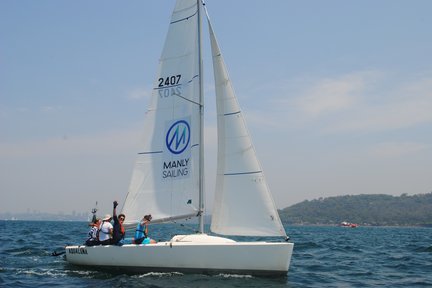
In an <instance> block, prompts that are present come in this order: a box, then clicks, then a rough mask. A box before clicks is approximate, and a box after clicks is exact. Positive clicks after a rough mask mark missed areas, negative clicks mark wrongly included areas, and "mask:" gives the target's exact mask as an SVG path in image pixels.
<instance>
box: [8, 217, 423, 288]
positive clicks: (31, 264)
mask: <svg viewBox="0 0 432 288" xmlns="http://www.w3.org/2000/svg"><path fill="white" fill-rule="evenodd" d="M189 229H191V228H190V227H188V226H185V227H182V226H179V225H159V226H158V227H156V226H154V227H151V231H150V234H151V236H152V237H153V238H155V239H162V240H165V239H168V237H170V236H172V235H174V234H180V233H185V232H186V233H187V232H190V231H188V230H189ZM286 229H287V231H288V234H289V235H290V236H291V241H293V242H294V243H295V246H294V253H293V256H292V260H291V266H290V270H289V271H288V274H287V276H286V277H279V278H261V277H253V276H251V275H230V274H219V275H211V276H209V275H199V274H181V273H146V274H135V275H134V274H132V275H126V274H116V273H113V272H106V271H103V272H101V271H95V270H86V269H82V268H78V267H76V266H72V265H69V264H67V262H65V261H64V258H63V256H56V257H54V256H51V254H52V252H53V251H57V252H60V251H62V250H63V247H64V246H65V245H66V244H80V243H82V242H83V241H84V239H85V237H86V234H87V231H88V227H87V224H86V223H83V222H49V221H0V287H56V286H57V287H134V288H135V287H153V288H155V287H377V286H385V287H432V228H387V227H386V228H383V227H379V228H378V227H359V228H356V229H352V228H342V227H310V226H288V227H286ZM257 261H259V259H257Z"/></svg>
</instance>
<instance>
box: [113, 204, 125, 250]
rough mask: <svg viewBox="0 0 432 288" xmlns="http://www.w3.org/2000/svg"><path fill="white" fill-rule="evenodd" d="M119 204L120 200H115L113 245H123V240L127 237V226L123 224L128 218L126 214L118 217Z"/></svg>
mask: <svg viewBox="0 0 432 288" xmlns="http://www.w3.org/2000/svg"><path fill="white" fill-rule="evenodd" d="M117 206H118V202H117V201H114V202H113V207H114V208H113V220H114V227H113V237H112V243H111V244H113V245H119V246H121V245H123V243H122V240H123V239H124V237H125V234H126V233H125V228H124V226H123V222H124V220H125V218H126V216H125V215H124V214H120V215H118V217H117V211H116V209H117Z"/></svg>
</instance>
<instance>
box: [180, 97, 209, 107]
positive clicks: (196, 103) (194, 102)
mask: <svg viewBox="0 0 432 288" xmlns="http://www.w3.org/2000/svg"><path fill="white" fill-rule="evenodd" d="M173 96H177V97H179V98H182V99H183V100H186V101H188V102H190V103H192V104H195V105H198V106H200V107H202V106H203V105H202V104H201V103H198V102H196V101H192V100H190V99H188V98H185V97H183V96H181V95H177V94H174V95H173Z"/></svg>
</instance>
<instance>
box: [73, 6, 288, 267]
mask: <svg viewBox="0 0 432 288" xmlns="http://www.w3.org/2000/svg"><path fill="white" fill-rule="evenodd" d="M203 16H205V17H206V18H207V23H208V25H207V26H208V29H209V37H210V43H211V50H212V58H213V70H214V81H215V90H216V91H215V92H216V93H215V94H216V108H217V134H218V142H217V143H218V151H217V175H216V191H215V199H214V206H213V213H212V220H211V225H210V230H211V232H213V234H212V235H209V234H207V233H205V231H204V215H205V207H204V145H203V144H204V121H203V116H204V113H203V112H204V97H203V96H204V95H203V90H204V89H203V77H202V75H203V61H202V50H201V47H202V34H203V33H202V18H203ZM144 123H145V124H144V133H145V139H144V142H143V143H142V146H141V150H140V151H139V152H138V155H137V160H136V163H135V166H134V171H133V175H132V179H131V183H130V186H129V190H128V194H127V196H126V200H125V203H124V206H123V208H122V213H124V214H126V216H127V219H128V223H126V224H127V225H129V226H130V227H132V226H133V225H136V223H137V222H138V221H139V220H140V219H142V216H143V215H144V214H147V213H151V214H152V216H153V221H152V224H155V223H164V222H171V221H177V220H181V219H191V218H198V221H197V222H198V223H199V224H198V230H199V232H198V233H195V234H190V235H176V236H174V237H173V238H172V239H170V240H169V241H162V242H158V243H156V244H140V245H135V244H125V245H123V246H115V245H108V246H92V247H86V246H67V247H66V260H67V261H68V262H69V263H71V264H75V265H83V266H96V267H98V268H100V267H105V268H116V269H122V270H127V271H142V272H144V271H154V272H166V271H176V272H192V273H221V272H224V273H225V272H228V273H236V274H252V275H287V272H288V268H289V265H290V261H291V255H292V251H293V247H294V244H293V243H290V242H288V237H287V234H286V232H285V229H284V227H283V226H282V223H281V220H280V218H279V214H278V212H277V209H276V206H275V203H274V201H273V198H272V196H271V193H270V190H269V188H268V185H267V182H266V180H265V177H264V173H263V171H262V168H261V165H260V164H259V162H258V159H257V157H256V153H255V150H254V147H253V145H252V142H251V137H250V135H249V133H248V130H247V128H246V124H245V121H244V118H243V115H242V112H241V110H240V106H239V104H238V101H237V98H236V96H235V94H234V90H233V87H232V83H231V81H230V78H229V76H228V71H227V68H226V66H225V63H224V60H223V58H222V54H221V50H220V48H219V45H218V42H217V40H216V36H215V34H214V30H213V27H212V24H211V22H210V18H209V16H208V12H207V9H206V8H205V6H204V3H203V1H202V0H177V1H176V4H175V8H174V11H173V13H172V16H171V21H170V25H169V30H168V34H167V37H166V40H165V45H164V48H163V51H162V55H161V58H160V63H159V70H158V73H157V77H156V80H155V82H154V87H153V92H152V96H151V103H150V106H149V108H148V110H147V112H146V115H145V122H144ZM236 235H237V236H266V237H267V236H274V237H279V238H280V241H279V242H277V241H273V240H272V241H252V242H243V241H234V240H232V239H229V238H225V236H236ZM222 236H224V237H222Z"/></svg>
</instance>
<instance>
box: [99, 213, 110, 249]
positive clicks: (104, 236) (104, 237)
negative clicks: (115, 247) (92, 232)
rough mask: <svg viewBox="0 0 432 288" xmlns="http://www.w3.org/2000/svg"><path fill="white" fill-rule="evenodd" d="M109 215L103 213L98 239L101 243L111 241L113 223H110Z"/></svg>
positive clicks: (104, 243) (107, 243) (108, 243)
mask: <svg viewBox="0 0 432 288" xmlns="http://www.w3.org/2000/svg"><path fill="white" fill-rule="evenodd" d="M111 219H112V217H111V215H109V214H107V215H105V218H104V219H103V221H102V224H101V226H100V229H99V241H100V244H101V245H110V244H111V242H112V234H113V225H112V224H111V222H110V221H111Z"/></svg>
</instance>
